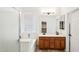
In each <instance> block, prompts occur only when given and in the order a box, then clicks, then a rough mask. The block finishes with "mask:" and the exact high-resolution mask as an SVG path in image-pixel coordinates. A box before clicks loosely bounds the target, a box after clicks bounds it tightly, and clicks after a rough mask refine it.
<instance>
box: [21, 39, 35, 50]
mask: <svg viewBox="0 0 79 59" xmlns="http://www.w3.org/2000/svg"><path fill="white" fill-rule="evenodd" d="M35 42H36V39H20V51H21V52H34V51H35V46H36V43H35Z"/></svg>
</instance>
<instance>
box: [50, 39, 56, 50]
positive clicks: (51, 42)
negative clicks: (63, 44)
mask: <svg viewBox="0 0 79 59" xmlns="http://www.w3.org/2000/svg"><path fill="white" fill-rule="evenodd" d="M49 41H50V42H49V48H50V49H54V48H55V44H54V42H55V41H54V38H50V40H49Z"/></svg>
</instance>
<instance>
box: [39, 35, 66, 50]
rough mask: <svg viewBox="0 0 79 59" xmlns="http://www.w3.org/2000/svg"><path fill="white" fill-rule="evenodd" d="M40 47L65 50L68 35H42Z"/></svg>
mask: <svg viewBox="0 0 79 59" xmlns="http://www.w3.org/2000/svg"><path fill="white" fill-rule="evenodd" d="M38 45H39V49H53V50H64V49H65V46H66V37H65V36H62V35H40V36H39V43H38Z"/></svg>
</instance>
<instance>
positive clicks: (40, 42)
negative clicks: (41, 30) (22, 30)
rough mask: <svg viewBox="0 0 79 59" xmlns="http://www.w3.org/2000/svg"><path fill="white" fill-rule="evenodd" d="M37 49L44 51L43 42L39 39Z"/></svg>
mask: <svg viewBox="0 0 79 59" xmlns="http://www.w3.org/2000/svg"><path fill="white" fill-rule="evenodd" d="M39 48H40V49H44V40H43V39H39Z"/></svg>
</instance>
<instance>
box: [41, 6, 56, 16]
mask: <svg viewBox="0 0 79 59" xmlns="http://www.w3.org/2000/svg"><path fill="white" fill-rule="evenodd" d="M41 14H43V15H55V14H56V8H53V7H51V8H50V7H49V8H48V7H44V8H41Z"/></svg>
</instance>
